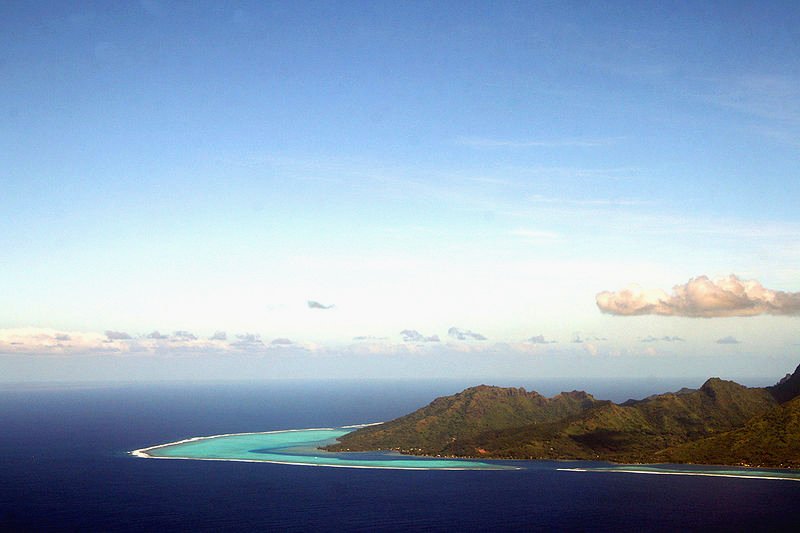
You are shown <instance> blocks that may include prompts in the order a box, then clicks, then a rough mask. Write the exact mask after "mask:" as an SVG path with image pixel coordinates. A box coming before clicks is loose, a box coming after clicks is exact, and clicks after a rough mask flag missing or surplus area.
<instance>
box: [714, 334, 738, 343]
mask: <svg viewBox="0 0 800 533" xmlns="http://www.w3.org/2000/svg"><path fill="white" fill-rule="evenodd" d="M717 344H741V342H740V341H738V340H736V338H735V337H732V336H731V335H728V336H727V337H722V338H721V339H717Z"/></svg>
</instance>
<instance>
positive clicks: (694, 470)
mask: <svg viewBox="0 0 800 533" xmlns="http://www.w3.org/2000/svg"><path fill="white" fill-rule="evenodd" d="M359 427H363V426H348V427H341V428H316V429H300V430H291V429H290V430H283V431H268V432H261V433H236V434H228V435H214V436H209V437H194V438H191V439H186V440H182V441H178V442H172V443H168V444H160V445H157V446H151V447H149V448H141V449H139V450H134V451H133V452H131V453H132V454H133V455H135V456H137V457H148V458H154V459H195V460H207V461H245V462H264V463H281V464H293V465H305V466H329V467H340V468H379V469H401V470H519V469H525V470H559V471H563V472H596V473H600V472H603V473H629V474H661V475H683V476H687V475H688V476H712V477H729V478H750V479H775V480H778V479H780V480H791V481H800V473H798V472H797V471H793V470H777V469H775V470H773V469H756V468H736V467H721V466H719V467H717V466H707V465H614V464H611V463H602V462H594V461H565V462H559V461H485V462H484V461H475V460H469V459H451V458H446V459H441V458H432V457H417V456H409V455H401V454H399V453H397V452H345V453H334V452H327V451H325V450H320V449H319V448H320V447H321V446H325V445H327V444H331V443H333V442H334V441H335V440H336V439H337V438H339V437H341V436H342V435H345V434H347V433H349V432H351V431H353V430H355V429H358V428H359Z"/></svg>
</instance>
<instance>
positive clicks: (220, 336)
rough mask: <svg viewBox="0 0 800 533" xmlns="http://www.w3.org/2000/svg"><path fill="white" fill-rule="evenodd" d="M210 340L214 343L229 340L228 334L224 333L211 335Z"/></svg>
mask: <svg viewBox="0 0 800 533" xmlns="http://www.w3.org/2000/svg"><path fill="white" fill-rule="evenodd" d="M208 340H212V341H225V340H228V334H227V333H225V332H224V331H215V332H214V334H213V335H211V336H210V337H209V338H208Z"/></svg>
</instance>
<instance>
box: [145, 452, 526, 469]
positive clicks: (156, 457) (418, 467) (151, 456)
mask: <svg viewBox="0 0 800 533" xmlns="http://www.w3.org/2000/svg"><path fill="white" fill-rule="evenodd" d="M131 453H133V452H131ZM140 457H146V458H148V459H182V460H186V461H229V462H234V463H270V464H277V465H293V466H321V467H327V468H361V469H369V470H507V469H513V470H521V469H520V468H518V467H509V468H481V467H469V466H463V467H458V466H440V467H435V466H434V467H424V466H388V465H387V466H367V465H346V464H345V465H337V464H330V463H301V462H292V461H276V460H274V459H231V458H217V457H161V456H155V455H144V456H140Z"/></svg>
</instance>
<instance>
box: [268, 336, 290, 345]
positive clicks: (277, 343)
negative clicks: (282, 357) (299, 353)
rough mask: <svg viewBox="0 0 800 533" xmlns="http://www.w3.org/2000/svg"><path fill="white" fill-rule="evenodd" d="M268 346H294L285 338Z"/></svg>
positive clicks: (278, 339) (276, 340)
mask: <svg viewBox="0 0 800 533" xmlns="http://www.w3.org/2000/svg"><path fill="white" fill-rule="evenodd" d="M270 344H271V345H272V346H288V345H290V344H294V343H293V342H292V341H290V340H289V339H287V338H284V337H279V338H277V339H275V340H273V341H272V342H271V343H270Z"/></svg>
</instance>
